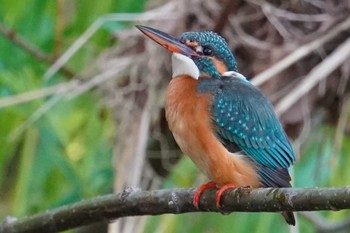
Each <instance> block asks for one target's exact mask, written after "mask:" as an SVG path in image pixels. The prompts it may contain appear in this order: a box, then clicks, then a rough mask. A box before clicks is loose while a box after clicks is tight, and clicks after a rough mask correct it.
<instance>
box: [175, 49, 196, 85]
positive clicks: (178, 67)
mask: <svg viewBox="0 0 350 233" xmlns="http://www.w3.org/2000/svg"><path fill="white" fill-rule="evenodd" d="M171 63H172V67H173V78H175V77H176V76H179V75H188V76H190V77H192V78H194V79H196V80H197V79H198V78H199V69H198V67H197V66H196V64H194V62H193V60H192V59H191V58H189V57H186V56H185V55H182V54H179V53H173V54H172V56H171Z"/></svg>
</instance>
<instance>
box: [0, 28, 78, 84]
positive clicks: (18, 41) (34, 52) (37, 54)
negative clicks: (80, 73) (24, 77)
mask: <svg viewBox="0 0 350 233" xmlns="http://www.w3.org/2000/svg"><path fill="white" fill-rule="evenodd" d="M0 34H1V35H3V36H4V37H6V38H7V39H8V40H9V41H11V42H12V43H14V44H15V45H17V46H18V47H20V48H22V49H23V50H24V51H26V52H27V53H28V54H30V55H31V56H32V57H34V58H35V59H36V60H38V61H41V62H44V63H46V64H48V65H52V64H53V63H54V62H55V59H54V58H53V57H51V56H49V55H48V54H46V53H44V52H43V51H41V50H39V49H38V48H37V47H35V46H34V45H33V44H30V43H29V42H27V41H26V40H24V39H23V38H22V37H21V36H20V35H18V33H17V32H16V31H15V30H13V29H9V28H7V27H6V26H5V25H4V24H2V23H0ZM59 71H60V72H61V73H62V74H63V75H65V76H67V77H68V78H73V77H74V76H76V74H75V73H74V72H73V71H72V70H70V69H68V68H66V67H61V68H60V69H59Z"/></svg>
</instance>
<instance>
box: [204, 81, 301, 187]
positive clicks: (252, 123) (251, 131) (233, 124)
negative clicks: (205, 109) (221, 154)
mask: <svg viewBox="0 0 350 233" xmlns="http://www.w3.org/2000/svg"><path fill="white" fill-rule="evenodd" d="M216 82H217V83H218V84H217V85H216V90H215V91H213V92H212V93H213V103H212V104H213V105H212V108H211V113H212V115H213V121H214V123H215V126H216V127H215V128H216V132H217V135H218V137H219V138H220V139H221V140H222V142H223V143H224V144H225V146H226V147H228V148H229V147H231V146H233V145H234V146H235V147H237V148H238V149H239V150H241V151H242V152H243V153H244V154H246V155H247V156H248V157H250V158H251V159H252V160H253V161H255V163H256V164H257V169H258V173H259V175H260V177H261V180H262V183H263V185H264V186H288V184H289V180H290V177H289V174H288V169H287V168H288V167H289V166H290V165H292V164H293V162H294V160H295V157H294V154H293V149H292V147H291V145H290V143H289V141H288V138H287V136H286V134H285V132H284V130H283V128H282V126H281V124H280V122H279V120H278V119H277V116H276V114H275V113H274V110H273V107H272V105H271V103H270V101H269V100H268V99H267V98H266V97H265V96H264V95H263V94H262V93H261V91H260V90H259V89H257V88H256V87H254V86H253V85H252V84H251V83H250V82H248V81H247V80H243V79H240V78H232V77H230V78H228V77H222V79H221V80H220V81H216ZM220 82H221V84H219V83H220ZM202 86H203V87H205V86H206V85H205V84H204V85H202ZM273 184H277V185H273Z"/></svg>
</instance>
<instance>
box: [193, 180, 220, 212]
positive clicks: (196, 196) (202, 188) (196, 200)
mask: <svg viewBox="0 0 350 233" xmlns="http://www.w3.org/2000/svg"><path fill="white" fill-rule="evenodd" d="M210 188H216V183H215V182H213V181H210V182H208V183H206V184H203V185H201V186H200V187H199V188H198V189H197V190H196V192H195V193H194V196H193V201H192V203H193V205H194V207H196V208H197V209H198V205H199V199H200V198H201V195H202V193H203V192H204V191H205V190H206V189H210Z"/></svg>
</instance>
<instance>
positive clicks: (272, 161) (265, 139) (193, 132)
mask: <svg viewBox="0 0 350 233" xmlns="http://www.w3.org/2000/svg"><path fill="white" fill-rule="evenodd" d="M136 27H137V28H138V29H139V30H140V31H141V32H142V33H144V34H145V35H146V36H148V37H150V38H151V39H152V40H154V41H155V42H157V43H158V44H160V45H161V46H163V47H164V48H166V49H167V50H168V51H170V52H171V53H172V79H171V81H170V83H169V86H168V89H167V94H166V104H165V112H166V119H167V122H168V125H169V128H170V130H171V131H172V133H173V135H174V138H175V140H176V142H177V144H178V145H179V147H180V149H181V150H182V151H183V152H184V153H185V154H186V155H188V156H189V157H190V158H191V160H192V161H193V162H194V163H195V164H196V166H197V167H198V168H199V170H200V171H201V172H202V173H204V174H205V175H206V176H207V177H208V178H209V179H210V180H211V181H210V182H209V183H207V184H204V185H202V186H200V187H199V188H198V189H197V190H196V192H195V194H194V197H193V205H194V206H195V207H196V208H199V201H200V196H201V195H202V193H203V192H204V191H205V190H206V189H209V188H218V190H217V192H216V206H217V207H218V208H220V200H221V196H222V194H223V193H224V192H225V191H226V190H228V189H231V188H239V187H251V188H259V187H291V184H290V181H291V177H290V175H289V171H288V168H289V167H290V166H291V165H292V164H293V163H294V161H295V156H294V153H293V149H292V146H291V144H290V142H289V140H288V137H287V135H286V133H285V131H284V129H283V127H282V125H281V123H280V122H279V120H278V117H277V116H276V114H275V112H274V109H273V106H272V104H271V102H270V101H269V100H268V99H267V97H266V96H265V95H264V94H263V93H262V92H261V91H260V90H259V89H258V88H257V87H255V86H253V85H252V84H251V83H250V82H249V81H248V80H247V79H246V78H245V76H243V75H242V74H240V73H239V72H238V68H237V62H236V59H235V57H234V55H233V54H232V52H231V50H230V49H229V46H228V44H227V42H226V41H225V39H224V38H223V37H221V36H220V35H218V34H217V33H215V32H211V31H204V32H184V33H183V34H181V35H180V36H179V37H178V38H175V37H173V36H171V35H169V34H167V33H165V32H162V31H159V30H157V29H154V28H150V27H147V26H141V25H137V26H136ZM282 215H283V217H284V218H285V220H286V222H287V223H288V224H290V225H295V218H294V215H293V213H292V212H282Z"/></svg>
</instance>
